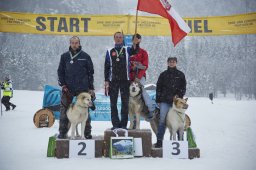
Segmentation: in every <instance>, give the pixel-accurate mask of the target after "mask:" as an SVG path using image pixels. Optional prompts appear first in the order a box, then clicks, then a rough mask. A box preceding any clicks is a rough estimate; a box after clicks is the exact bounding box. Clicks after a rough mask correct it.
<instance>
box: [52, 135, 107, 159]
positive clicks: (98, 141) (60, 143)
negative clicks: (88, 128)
mask: <svg viewBox="0 0 256 170" xmlns="http://www.w3.org/2000/svg"><path fill="white" fill-rule="evenodd" d="M92 139H93V140H95V157H96V158H100V157H102V156H103V155H102V153H103V144H104V141H103V136H93V138H92ZM69 141H70V139H56V158H59V159H60V158H69Z"/></svg>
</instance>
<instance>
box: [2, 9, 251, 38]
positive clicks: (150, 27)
mask: <svg viewBox="0 0 256 170" xmlns="http://www.w3.org/2000/svg"><path fill="white" fill-rule="evenodd" d="M135 19H136V18H135V16H132V15H73V14H32V13H17V12H0V32H13V33H29V34H52V35H81V36H112V35H113V34H114V33H115V32H116V31H123V33H124V34H134V30H135ZM183 19H184V20H185V21H186V22H187V24H188V25H189V27H190V28H191V32H190V33H189V36H215V35H239V34H256V13H248V14H240V15H232V16H216V17H194V18H183ZM137 24H138V32H139V33H140V34H142V35H144V36H170V34H171V33H170V28H169V23H168V20H166V19H164V18H161V17H154V16H153V17H152V16H139V17H138V23H137Z"/></svg>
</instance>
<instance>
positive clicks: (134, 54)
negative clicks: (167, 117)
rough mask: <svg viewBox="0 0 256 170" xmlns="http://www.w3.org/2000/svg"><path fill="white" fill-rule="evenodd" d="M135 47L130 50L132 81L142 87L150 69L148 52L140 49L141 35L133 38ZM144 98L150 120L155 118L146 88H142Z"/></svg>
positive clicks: (153, 107) (152, 104)
mask: <svg viewBox="0 0 256 170" xmlns="http://www.w3.org/2000/svg"><path fill="white" fill-rule="evenodd" d="M132 41H133V45H132V47H131V49H130V55H131V58H130V80H131V81H136V82H138V83H140V84H141V85H142V86H144V85H145V83H146V71H147V68H148V53H147V51H146V50H144V49H142V48H140V42H141V35H140V34H135V35H133V37H132ZM142 96H143V99H144V101H145V104H146V105H147V107H148V110H149V114H148V119H146V120H150V119H152V118H153V113H154V111H155V106H154V103H153V101H152V99H151V98H150V96H149V95H148V93H147V92H146V90H145V89H144V88H142Z"/></svg>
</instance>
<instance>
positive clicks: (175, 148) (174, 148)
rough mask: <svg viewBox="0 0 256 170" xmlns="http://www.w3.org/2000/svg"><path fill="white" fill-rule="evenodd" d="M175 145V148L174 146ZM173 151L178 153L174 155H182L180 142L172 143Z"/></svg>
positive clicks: (173, 153)
mask: <svg viewBox="0 0 256 170" xmlns="http://www.w3.org/2000/svg"><path fill="white" fill-rule="evenodd" d="M174 145H175V146H174ZM172 146H173V150H176V152H172V155H179V154H180V149H179V148H180V144H179V143H178V142H172Z"/></svg>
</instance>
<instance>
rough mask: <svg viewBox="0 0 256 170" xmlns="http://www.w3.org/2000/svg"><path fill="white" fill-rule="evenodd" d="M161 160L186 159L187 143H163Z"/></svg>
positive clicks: (167, 141)
mask: <svg viewBox="0 0 256 170" xmlns="http://www.w3.org/2000/svg"><path fill="white" fill-rule="evenodd" d="M163 158H174V159H187V158H188V141H171V140H164V141H163Z"/></svg>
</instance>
